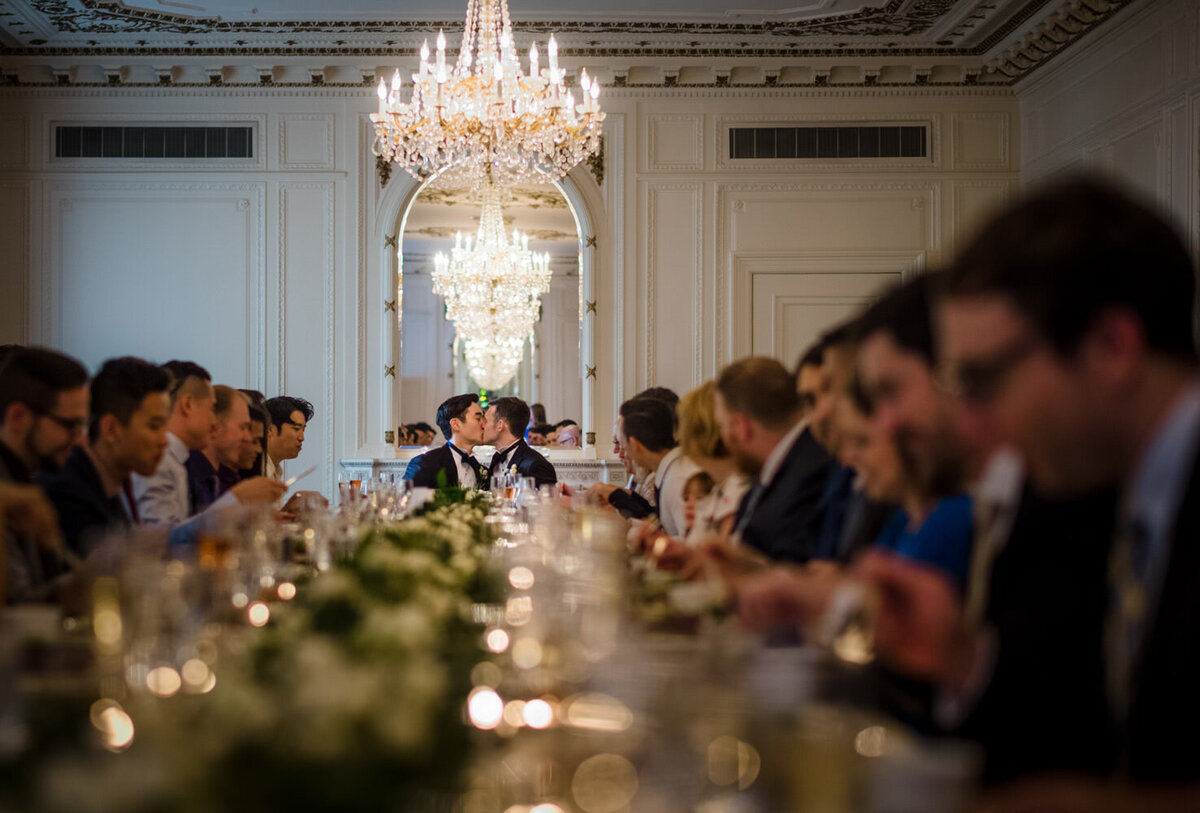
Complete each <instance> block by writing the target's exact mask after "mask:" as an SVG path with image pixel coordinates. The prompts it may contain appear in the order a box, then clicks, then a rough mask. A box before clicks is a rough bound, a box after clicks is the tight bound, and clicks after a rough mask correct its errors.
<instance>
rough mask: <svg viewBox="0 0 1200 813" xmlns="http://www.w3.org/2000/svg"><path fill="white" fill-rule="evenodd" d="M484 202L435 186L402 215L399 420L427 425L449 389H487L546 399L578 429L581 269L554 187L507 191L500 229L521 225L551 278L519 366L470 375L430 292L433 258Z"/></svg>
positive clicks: (575, 229)
mask: <svg viewBox="0 0 1200 813" xmlns="http://www.w3.org/2000/svg"><path fill="white" fill-rule="evenodd" d="M482 206H483V201H482V197H481V195H480V194H479V193H478V192H474V193H473V192H472V191H471V190H469V189H443V188H439V187H438V186H437V185H434V184H431V185H426V186H424V187H423V188H421V189H420V190H419V191H418V192H417V194H416V195H415V197H414V198H413V199H412V201H411V204H410V205H409V206H408V208H407V212H406V214H404V215H402V217H401V224H402V226H403V231H402V236H401V242H400V266H399V268H400V273H401V280H400V294H401V295H400V297H399V300H400V301H399V309H400V314H399V315H400V319H399V320H398V327H399V330H400V337H399V339H400V341H399V347H400V365H399V371H398V374H397V377H398V381H397V384H398V389H399V392H398V405H399V410H398V417H399V421H398V423H401V424H412V423H417V422H420V421H425V422H427V423H430V424H433V423H434V416H435V413H436V411H437V407H438V404H440V403H441V402H442V401H443V400H445V399H446V398H447V397H448V396H449V395H452V394H454V393H461V392H479V391H480V390H484V389H486V391H487V396H488V397H489V398H497V397H500V396H503V395H516V396H518V397H520V398H521V399H523V400H525V401H526V402H528V403H530V404H535V403H540V404H542V405H544V407H545V410H546V418H547V420H548V421H549V422H551V423H555V422H557V421H559V420H562V419H566V418H570V419H572V420H574V421H576V422H578V423H579V424H581V425H583V423H584V419H585V417H588V416H585V414H584V411H585V398H584V391H585V387H584V380H583V377H582V371H583V367H584V365H583V364H582V362H581V353H582V352H583V345H584V341H585V337H584V336H583V332H582V329H581V327H582V324H583V319H582V318H581V312H582V308H583V303H584V299H585V295H586V290H585V273H586V269H585V267H584V264H583V262H582V248H583V237H582V233H581V222H580V218H579V216H578V215H579V213H578V212H577V211H576V207H575V206H573V205H572V203H571V202H570V201H569V200H568V198H567V195H566V194H565V193H564V189H563V188H562V187H561V186H559V185H557V184H542V185H537V186H525V187H517V188H513V189H509V190H505V193H504V195H503V210H502V211H503V220H504V226H505V230H506V232H508V233H509V234H510V235H511V232H512V231H513V230H514V229H516V230H518V231H519V232H520V233H521V234H523V235H525V236H527V237H528V245H529V248H530V249H531V250H532V251H534V252H538V253H542V252H545V253H546V254H548V255H549V268H550V271H551V275H550V282H549V290H548V291H547V292H546V293H544V294H543V295H542V297H541V306H540V310H539V313H538V316H537V319H536V322H535V323H534V326H533V331H532V335H531V336H530V338H529V340H527V341H526V342H525V343H524V347H523V349H522V351H521V360H520V362H519V364H518V366H517V368H516V371H515V373H514V374H513V375H512V377H511V378H509V379H508V380H507V381H506V382H505V383H504V384H503V385H500V386H497V382H496V381H495V380H493V381H490V382H488V381H481V380H480V376H479V375H476V371H475V369H473V367H472V364H471V361H470V360H469V359H468V358H467V353H466V348H465V347H464V346H463V343H462V342H461V341H459V340H458V335H457V331H456V329H455V326H454V324H453V323H452V322H451V321H450V320H449V319H447V317H446V303H445V300H444V299H443V298H442V297H441V296H439V295H438V294H437V293H435V291H434V287H435V286H434V279H433V271H434V269H435V257H436V256H437V255H438V254H439V253H442V254H445V255H449V254H450V252H451V249H452V248H453V247H454V246H455V244H456V235H457V234H459V233H461V234H462V235H464V237H465V236H467V235H470V236H471V237H474V236H475V234H476V231H477V229H478V228H479V223H480V218H481V213H482ZM588 411H589V412H590V410H588ZM438 442H440V439H439V441H438Z"/></svg>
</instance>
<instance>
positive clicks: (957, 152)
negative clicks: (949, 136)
mask: <svg viewBox="0 0 1200 813" xmlns="http://www.w3.org/2000/svg"><path fill="white" fill-rule="evenodd" d="M1011 129H1012V117H1011V116H1010V115H1009V114H1008V113H954V114H953V115H952V117H951V130H952V132H953V134H954V135H953V155H954V158H953V161H952V163H953V167H954V169H956V170H964V169H965V170H988V169H994V170H1010V169H1014V167H1013V166H1012V161H1011V159H1010V155H1011V154H1012V148H1011V146H1010V135H1009V133H1010V130H1011Z"/></svg>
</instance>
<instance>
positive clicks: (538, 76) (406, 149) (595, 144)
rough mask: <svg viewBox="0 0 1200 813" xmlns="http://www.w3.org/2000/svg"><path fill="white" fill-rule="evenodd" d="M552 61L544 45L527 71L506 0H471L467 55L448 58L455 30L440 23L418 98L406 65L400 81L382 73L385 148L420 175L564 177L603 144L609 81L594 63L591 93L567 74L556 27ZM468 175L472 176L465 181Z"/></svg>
mask: <svg viewBox="0 0 1200 813" xmlns="http://www.w3.org/2000/svg"><path fill="white" fill-rule="evenodd" d="M547 52H548V53H547V55H548V60H547V62H548V64H547V65H546V67H541V66H540V63H539V59H538V50H537V45H536V44H535V45H533V46H531V47H530V49H529V61H528V65H529V69H528V71H523V70H522V67H521V62H520V58H519V57H518V55H517V48H516V45H515V43H514V41H513V36H512V24H511V23H510V21H509V18H508V3H507V2H506V0H469V2H468V3H467V20H466V28H465V30H464V32H463V39H462V43H461V48H460V49H459V52H458V59H457V61H456V62H455V64H454V67H453V68H451V67H450V66H449V65H448V64H447V63H446V37H445V35H444V34H443V33H442V32H440V31H439V32H438V37H437V53H436V56H435V59H434V61H433V62H430V61H429V43H428V42H426V43H425V44H424V45H423V46H422V47H421V67H420V70H419V72H418V73H415V74H413V75H412V91H411V96H410V100H409V101H408V103H404V102H403V101H401V97H402V95H403V93H404V91H405V88H404V82H403V79H402V77H401V75H400V71H398V70H397V71H396V73H395V75H394V76H393V77H392V82H391V86H390V87H389V86H388V85H387V83H386V82H385V81H384V80H383V79H380V81H379V88H378V95H379V111H378V112H377V113H374V114H372V115H371V121H373V122H374V123H375V145H374V151H375V154H376V155H381V156H383V157H384V158H385V159H386V160H388V161H392V162H395V163H397V164H400V165H401V166H402V167H404V168H405V169H406V170H407V171H408V172H409V174H411V175H412V176H413V177H415V178H417V179H418V180H425V179H428V178H429V177H431V176H434V175H438V181H439V183H444V184H447V185H460V186H461V185H475V184H478V183H480V182H484V181H486V182H491V183H496V184H500V185H502V186H511V185H514V184H520V183H529V182H533V183H544V182H546V181H547V180H557V179H558V178H561V177H562V176H563V175H565V174H566V173H567V171H568V170H570V169H571V168H572V167H573V166H575V165H576V164H578V163H579V162H580V161H582V160H583V159H585V158H587V157H588V156H589V155H591V154H592V153H594V152H595V151H596V150H597V149H599V146H600V129H601V128H600V125H601V122H603V121H604V114H603V113H602V112H600V106H599V103H598V102H597V99H598V98H599V95H600V85H599V83H597V82H594V81H592V80H591V79H590V78H589V77H588V75H587V71H586V70H585V71H583V72H582V73H581V75H580V77H579V90H580V91H581V94H580V95H581V98H580V99H579V104H576V98H575V94H574V92H573V91H570V90H568V89H567V87H566V84H565V82H564V80H565V76H566V71H565V70H563V69H562V68H559V66H558V46H557V44H556V43H555V41H554V36H553V35H551V36H550V41H549V44H548V48H547ZM464 182H465V183H464Z"/></svg>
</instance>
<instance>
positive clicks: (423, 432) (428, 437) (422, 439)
mask: <svg viewBox="0 0 1200 813" xmlns="http://www.w3.org/2000/svg"><path fill="white" fill-rule="evenodd" d="M412 427H413V430H414V431H415V432H416V438H417V445H418V446H432V445H433V444H435V443H437V432H435V431H434V429H433V427H432V426H430V425H429V424H427V423H425V421H421V422H419V423H414V424H413V425H412Z"/></svg>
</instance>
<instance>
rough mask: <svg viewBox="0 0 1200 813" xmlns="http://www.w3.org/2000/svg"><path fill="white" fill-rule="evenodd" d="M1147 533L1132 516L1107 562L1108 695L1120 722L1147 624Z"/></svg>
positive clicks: (1124, 716)
mask: <svg viewBox="0 0 1200 813" xmlns="http://www.w3.org/2000/svg"><path fill="white" fill-rule="evenodd" d="M1149 553H1150V532H1149V529H1148V528H1147V527H1146V523H1145V522H1143V521H1141V520H1140V519H1138V518H1136V517H1134V518H1130V519H1128V520H1127V521H1126V522H1124V523H1122V525H1121V527H1120V530H1119V532H1118V534H1117V537H1116V538H1115V539H1114V540H1113V551H1112V555H1111V557H1110V559H1109V587H1110V590H1111V596H1110V603H1109V604H1110V606H1109V613H1108V625H1107V626H1108V628H1107V631H1106V632H1107V636H1108V650H1109V652H1108V692H1109V700H1110V702H1111V703H1112V705H1113V708H1114V710H1115V711H1116V712H1117V714H1118V717H1119V718H1120V719H1121V720H1122V721H1123V720H1124V719H1125V718H1126V717H1127V715H1128V713H1129V701H1130V699H1131V697H1132V695H1133V682H1134V676H1135V663H1136V661H1137V656H1138V651H1139V649H1140V646H1141V641H1142V633H1143V631H1144V627H1145V621H1146V577H1147V571H1148V568H1149V560H1150V556H1149Z"/></svg>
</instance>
